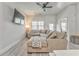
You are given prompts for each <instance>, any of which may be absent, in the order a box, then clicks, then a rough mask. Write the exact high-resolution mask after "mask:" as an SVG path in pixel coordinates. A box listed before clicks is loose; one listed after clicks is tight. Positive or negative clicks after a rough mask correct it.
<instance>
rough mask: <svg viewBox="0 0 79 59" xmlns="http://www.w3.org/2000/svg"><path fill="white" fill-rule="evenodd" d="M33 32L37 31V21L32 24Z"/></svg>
mask: <svg viewBox="0 0 79 59" xmlns="http://www.w3.org/2000/svg"><path fill="white" fill-rule="evenodd" d="M32 30H37V22H36V21H33V22H32Z"/></svg>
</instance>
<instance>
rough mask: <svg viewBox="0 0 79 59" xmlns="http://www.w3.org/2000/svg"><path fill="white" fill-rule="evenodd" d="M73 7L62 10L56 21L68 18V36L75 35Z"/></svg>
mask: <svg viewBox="0 0 79 59" xmlns="http://www.w3.org/2000/svg"><path fill="white" fill-rule="evenodd" d="M75 13H76V12H75V5H70V6H68V7H66V8H64V9H63V10H62V11H61V12H60V13H59V14H58V15H57V20H60V19H63V18H68V31H69V34H74V33H76V14H75Z"/></svg>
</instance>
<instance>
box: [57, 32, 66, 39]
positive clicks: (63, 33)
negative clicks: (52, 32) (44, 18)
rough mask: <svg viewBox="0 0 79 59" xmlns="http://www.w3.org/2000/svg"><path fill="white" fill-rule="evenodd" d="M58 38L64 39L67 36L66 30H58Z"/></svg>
mask: <svg viewBox="0 0 79 59" xmlns="http://www.w3.org/2000/svg"><path fill="white" fill-rule="evenodd" d="M56 35H57V38H58V39H64V38H65V36H66V33H65V32H57V34H56Z"/></svg>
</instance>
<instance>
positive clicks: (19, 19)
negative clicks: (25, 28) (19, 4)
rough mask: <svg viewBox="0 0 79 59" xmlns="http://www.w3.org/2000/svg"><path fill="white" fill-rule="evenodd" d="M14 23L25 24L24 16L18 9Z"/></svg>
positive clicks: (15, 12)
mask: <svg viewBox="0 0 79 59" xmlns="http://www.w3.org/2000/svg"><path fill="white" fill-rule="evenodd" d="M13 23H15V24H18V25H22V24H24V16H23V15H22V14H21V13H20V12H19V11H18V10H17V9H14V16H13Z"/></svg>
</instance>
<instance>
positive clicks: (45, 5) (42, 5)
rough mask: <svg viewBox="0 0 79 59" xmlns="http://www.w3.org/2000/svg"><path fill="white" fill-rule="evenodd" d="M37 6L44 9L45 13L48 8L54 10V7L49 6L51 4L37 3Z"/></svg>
mask: <svg viewBox="0 0 79 59" xmlns="http://www.w3.org/2000/svg"><path fill="white" fill-rule="evenodd" d="M36 4H37V5H39V6H40V7H42V9H43V11H46V8H52V7H53V6H48V4H49V2H37V3H36Z"/></svg>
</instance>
